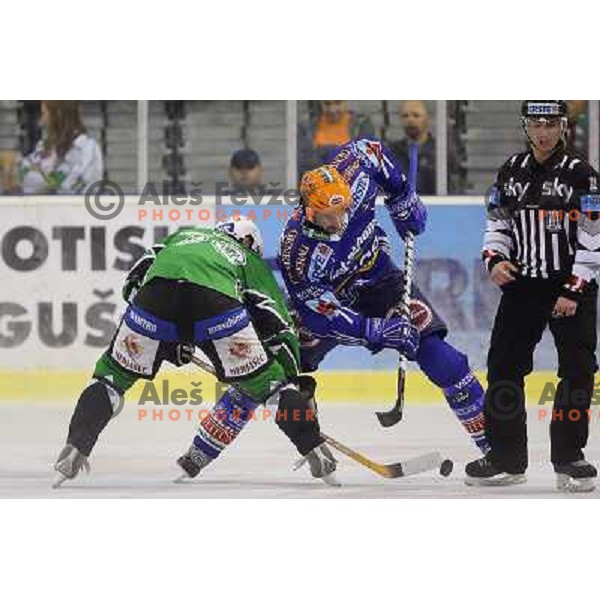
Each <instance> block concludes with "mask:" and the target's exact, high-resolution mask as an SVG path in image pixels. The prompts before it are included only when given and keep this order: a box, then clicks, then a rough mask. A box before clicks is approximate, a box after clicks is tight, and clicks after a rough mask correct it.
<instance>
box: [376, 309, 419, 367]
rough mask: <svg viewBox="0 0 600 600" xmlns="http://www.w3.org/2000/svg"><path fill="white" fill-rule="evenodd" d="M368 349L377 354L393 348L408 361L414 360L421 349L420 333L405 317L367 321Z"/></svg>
mask: <svg viewBox="0 0 600 600" xmlns="http://www.w3.org/2000/svg"><path fill="white" fill-rule="evenodd" d="M365 338H366V340H367V348H368V349H369V350H371V352H373V353H376V352H379V351H380V350H382V349H383V348H393V349H394V350H398V352H400V354H403V355H404V356H406V358H407V359H408V360H414V358H415V356H416V354H417V350H418V349H419V331H418V330H417V328H416V327H413V325H412V324H411V323H410V321H408V320H407V319H405V318H403V317H393V318H391V319H381V318H379V317H374V318H370V319H366V324H365Z"/></svg>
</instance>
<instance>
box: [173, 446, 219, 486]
mask: <svg viewBox="0 0 600 600" xmlns="http://www.w3.org/2000/svg"><path fill="white" fill-rule="evenodd" d="M212 461H213V459H212V458H210V456H207V455H206V454H205V453H204V452H202V450H200V449H199V448H196V446H194V444H192V445H191V446H190V449H189V450H188V451H187V452H186V453H185V454H184V455H183V456H180V457H179V458H178V459H177V464H178V465H179V466H180V467H181V468H182V469H183V473H182V474H181V475H180V476H179V477H177V479H175V483H182V482H184V481H188V480H190V479H193V478H194V477H196V476H197V475H198V473H200V471H202V469H204V467H206V465H208V464H209V463H211V462H212Z"/></svg>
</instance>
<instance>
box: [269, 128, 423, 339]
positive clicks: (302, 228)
mask: <svg viewBox="0 0 600 600" xmlns="http://www.w3.org/2000/svg"><path fill="white" fill-rule="evenodd" d="M327 164H330V165H332V166H334V167H336V169H337V170H338V171H339V172H340V173H341V174H342V176H343V177H344V179H345V180H346V181H347V182H348V185H349V186H350V189H351V192H352V204H351V206H350V208H349V210H348V213H347V215H346V220H345V224H344V227H343V229H342V231H341V232H339V233H336V234H329V233H326V232H324V231H322V230H320V229H318V228H316V227H315V226H314V225H313V224H311V223H310V222H309V221H308V220H307V219H306V218H305V214H304V211H303V209H302V208H299V209H298V210H297V211H296V213H295V214H294V215H293V216H292V217H291V218H290V219H289V220H288V222H287V223H286V225H285V227H284V229H283V231H282V234H281V238H280V241H279V251H278V262H279V267H280V269H281V273H282V275H283V280H284V282H285V285H286V287H287V290H288V293H289V295H290V299H291V302H292V306H293V307H294V308H295V309H296V311H297V312H298V313H299V315H300V318H301V320H302V322H303V325H305V326H306V327H308V328H309V329H310V330H311V331H312V333H313V334H316V335H317V336H324V337H335V338H337V339H339V340H340V341H341V342H342V343H346V344H358V345H364V344H365V340H364V335H363V334H364V328H365V318H364V317H363V316H362V315H360V314H359V313H358V312H356V311H354V310H352V309H351V308H350V305H351V304H352V302H353V301H354V300H355V298H356V296H357V294H358V292H359V291H360V289H361V288H363V287H364V286H368V285H370V284H372V283H373V282H374V281H376V280H377V279H378V278H379V277H380V276H382V275H383V274H384V273H385V272H386V271H388V270H389V269H390V268H392V267H393V264H392V262H391V259H390V246H389V242H388V239H387V235H386V234H385V232H384V231H383V229H382V228H381V227H380V226H379V225H378V224H377V222H376V220H375V201H376V198H377V195H378V194H379V193H383V194H384V195H385V204H386V206H387V208H388V210H389V212H390V216H391V217H392V221H393V222H394V224H395V226H396V228H397V229H398V231H399V232H400V231H402V223H401V222H402V221H403V220H404V219H405V218H406V214H405V212H406V200H408V199H410V198H411V197H412V198H414V203H419V205H420V202H421V201H420V200H419V199H418V198H417V197H416V195H415V192H414V190H413V189H412V188H411V186H410V185H409V183H408V181H407V179H406V177H405V176H404V174H403V173H402V171H401V169H400V167H399V166H398V164H397V162H396V160H395V158H394V157H393V155H392V154H391V152H390V151H389V150H388V149H387V148H386V147H385V146H384V145H383V143H382V142H381V141H379V140H373V139H358V140H353V141H351V142H349V143H347V144H345V145H343V146H340V147H339V148H338V149H337V150H336V151H335V152H334V153H333V155H332V156H331V157H330V160H328V162H327ZM420 206H421V208H422V205H420ZM423 210H424V209H423Z"/></svg>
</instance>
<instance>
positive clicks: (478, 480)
mask: <svg viewBox="0 0 600 600" xmlns="http://www.w3.org/2000/svg"><path fill="white" fill-rule="evenodd" d="M488 457H489V454H488V455H486V456H484V457H483V458H480V459H478V460H474V461H472V462H470V463H468V464H467V466H466V467H465V473H466V475H467V477H466V479H465V483H466V484H467V485H473V486H505V485H517V484H519V483H525V481H527V478H526V477H525V473H507V472H506V471H504V470H503V469H501V468H500V467H498V466H496V465H495V464H494V463H493V462H492V461H491V460H490V459H489V458H488Z"/></svg>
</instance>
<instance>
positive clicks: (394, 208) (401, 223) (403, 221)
mask: <svg viewBox="0 0 600 600" xmlns="http://www.w3.org/2000/svg"><path fill="white" fill-rule="evenodd" d="M385 205H386V206H387V208H388V210H389V212H390V216H391V217H392V221H393V222H394V226H395V227H396V231H397V232H398V233H399V234H400V237H402V239H404V238H405V237H406V234H407V233H408V232H409V231H410V232H411V233H414V234H415V235H420V234H421V233H423V232H424V231H425V223H426V222H427V209H426V208H425V205H424V204H423V202H421V199H420V198H419V196H417V194H415V193H412V194H410V195H409V196H408V198H402V199H400V198H398V197H393V198H386V200H385Z"/></svg>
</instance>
